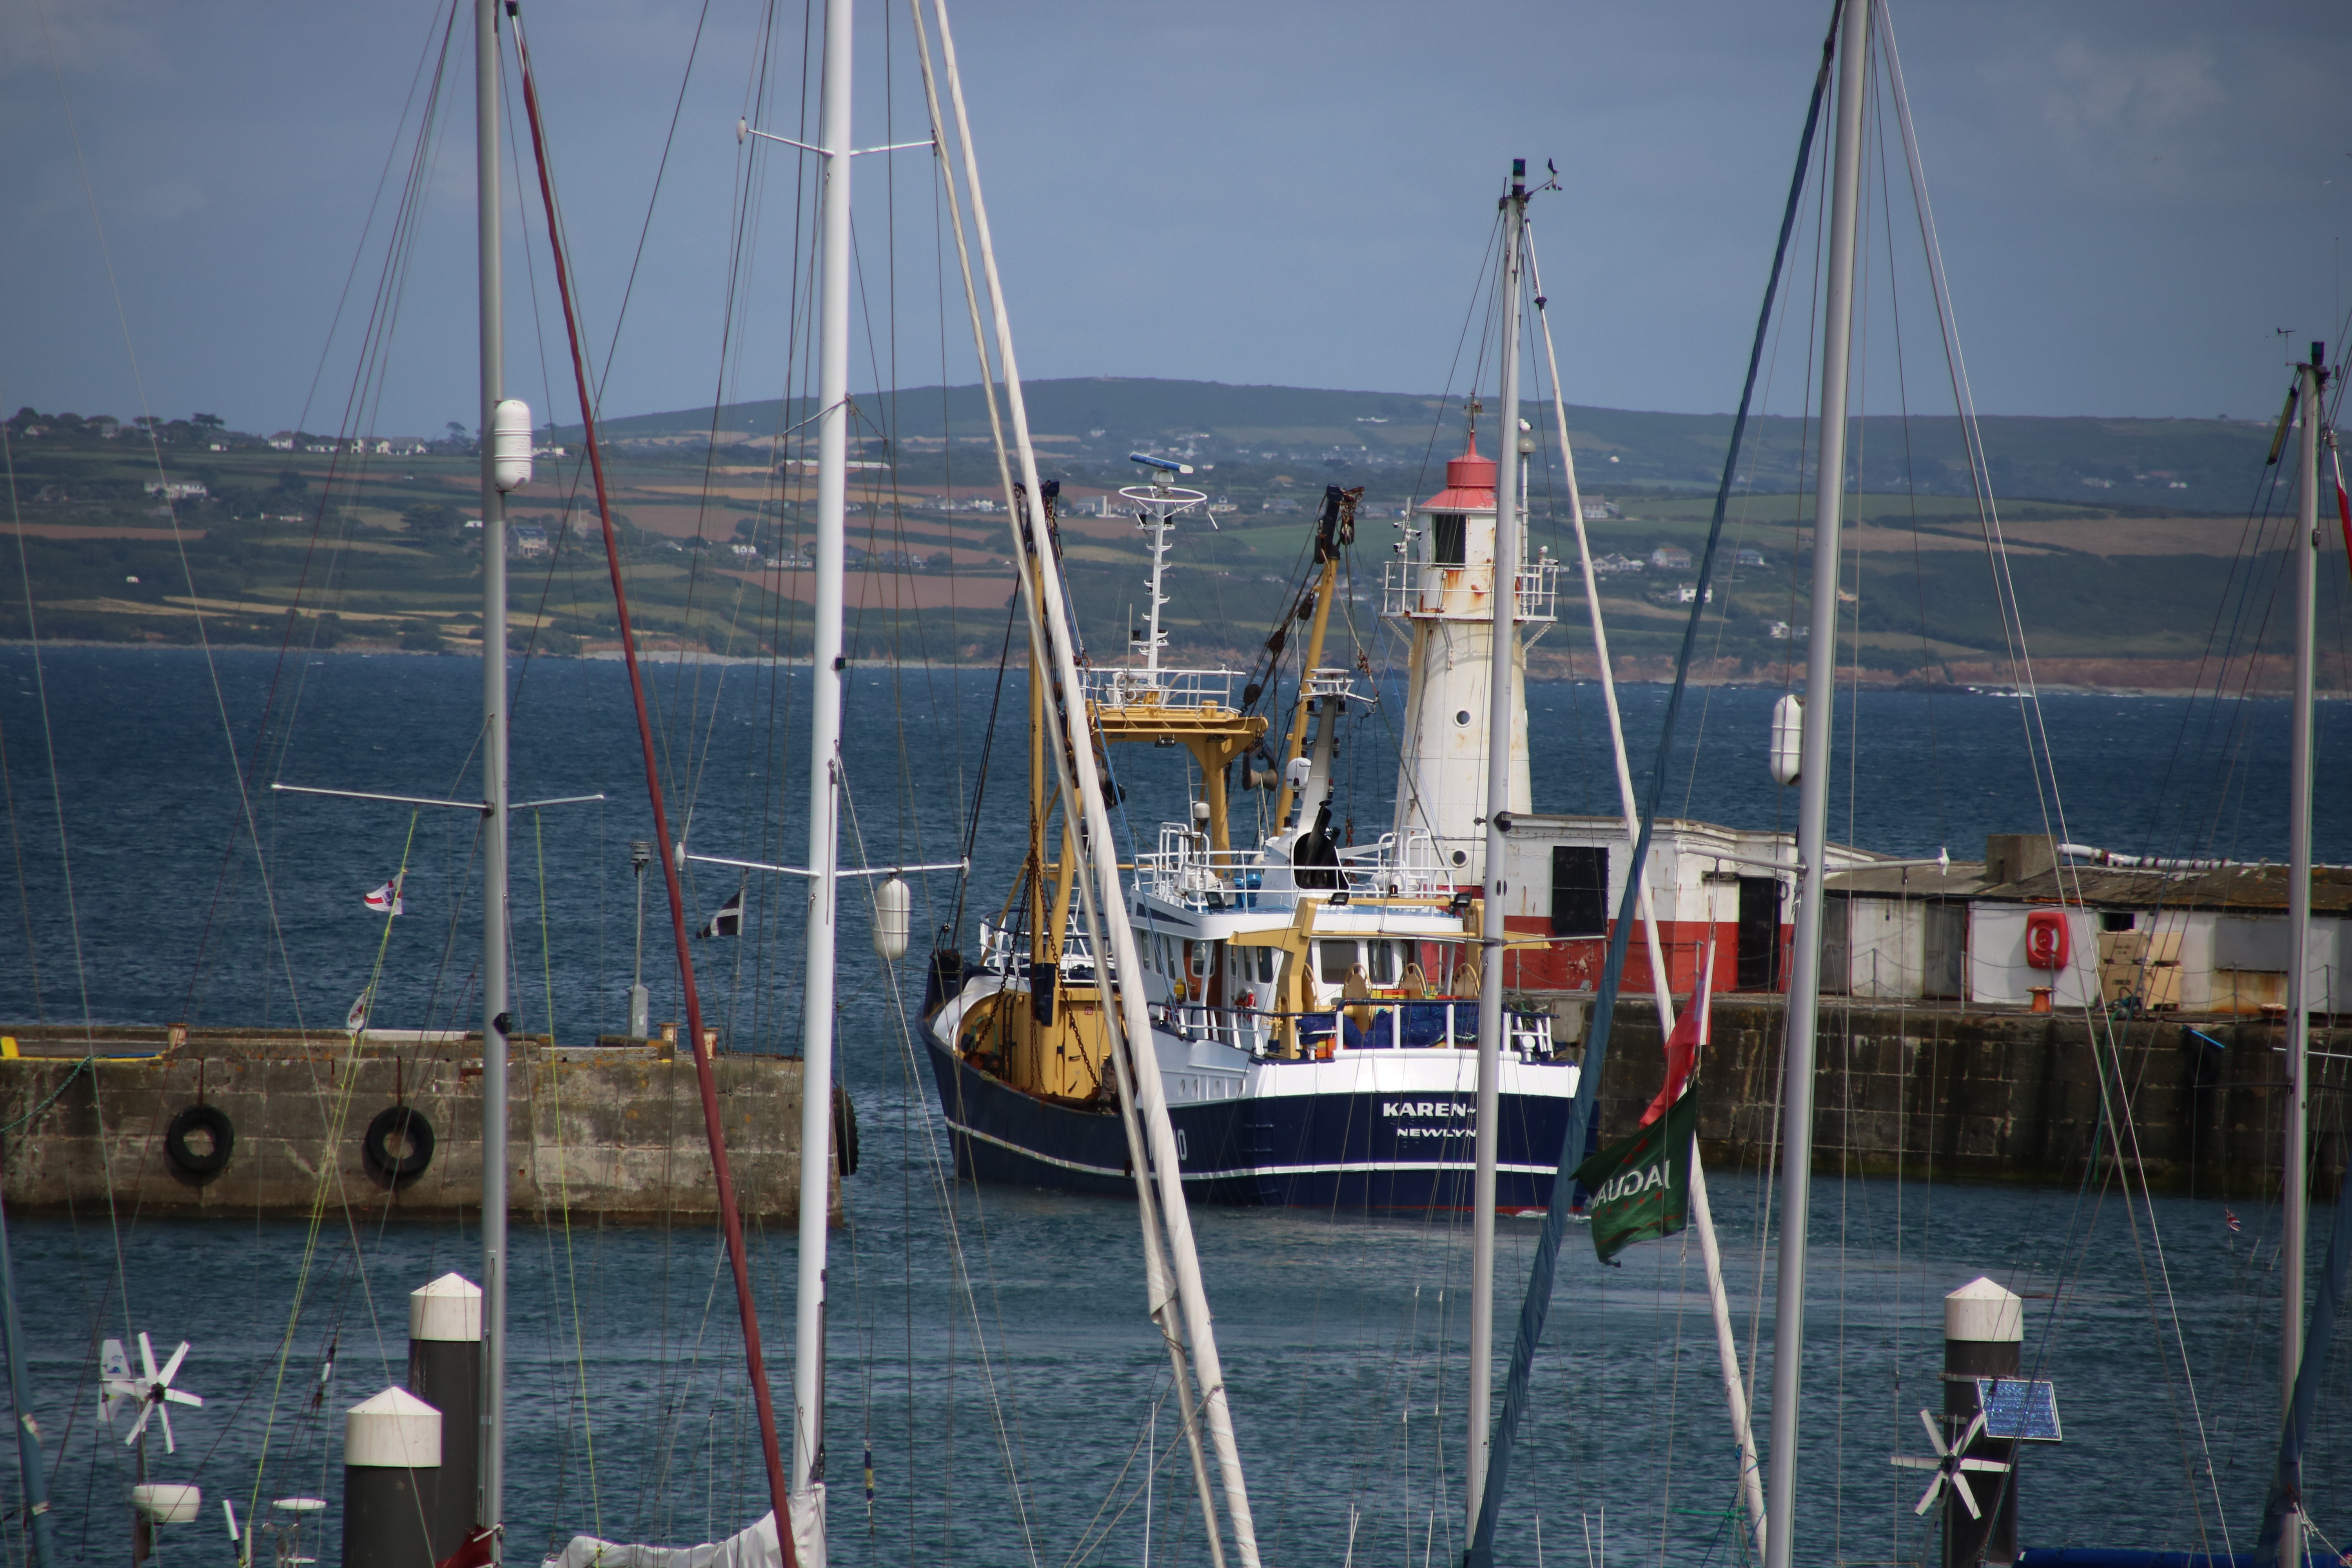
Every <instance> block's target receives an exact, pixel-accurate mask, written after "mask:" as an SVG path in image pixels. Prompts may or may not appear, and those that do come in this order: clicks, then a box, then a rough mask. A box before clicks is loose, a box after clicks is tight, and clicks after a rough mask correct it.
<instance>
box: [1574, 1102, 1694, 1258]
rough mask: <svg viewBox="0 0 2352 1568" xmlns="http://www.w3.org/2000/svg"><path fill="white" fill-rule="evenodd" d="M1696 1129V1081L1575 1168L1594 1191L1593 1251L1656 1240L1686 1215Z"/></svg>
mask: <svg viewBox="0 0 2352 1568" xmlns="http://www.w3.org/2000/svg"><path fill="white" fill-rule="evenodd" d="M1697 1131H1698V1086H1697V1084H1696V1083H1693V1084H1692V1086H1691V1088H1690V1090H1689V1092H1687V1093H1685V1095H1684V1096H1683V1097H1682V1098H1681V1099H1680V1100H1675V1103H1674V1105H1673V1106H1672V1107H1671V1108H1670V1109H1669V1110H1667V1111H1666V1113H1665V1115H1664V1116H1662V1117H1660V1118H1659V1119H1658V1120H1657V1121H1654V1122H1652V1123H1650V1125H1649V1126H1647V1127H1644V1128H1643V1129H1642V1130H1641V1131H1639V1132H1636V1133H1634V1134H1633V1136H1632V1137H1631V1138H1628V1139H1626V1140H1625V1141H1624V1142H1622V1143H1612V1144H1611V1145H1610V1146H1609V1147H1608V1148H1606V1149H1603V1150H1601V1152H1599V1153H1597V1154H1595V1155H1593V1156H1592V1158H1591V1159H1590V1160H1587V1161H1586V1162H1584V1163H1583V1164H1581V1165H1579V1166H1578V1167H1577V1168H1576V1180H1578V1181H1579V1182H1581V1183H1582V1184H1584V1190H1585V1191H1586V1192H1588V1193H1591V1194H1592V1198H1591V1210H1590V1213H1591V1216H1592V1250H1593V1251H1594V1252H1596V1253H1598V1254H1599V1255H1600V1257H1601V1262H1603V1263H1606V1262H1608V1261H1609V1260H1610V1259H1611V1258H1614V1257H1616V1256H1617V1254H1618V1253H1619V1252H1621V1251H1622V1250H1623V1249H1624V1248H1625V1247H1626V1246H1628V1245H1629V1244H1630V1243H1633V1242H1636V1241H1654V1240H1656V1239H1657V1238H1658V1237H1662V1236H1672V1235H1674V1234H1675V1232H1676V1231H1678V1230H1680V1229H1682V1227H1683V1226H1684V1225H1685V1223H1686V1222H1687V1221H1688V1220H1689V1218H1690V1157H1691V1139H1692V1137H1693V1136H1694V1135H1695V1134H1696V1132H1697Z"/></svg>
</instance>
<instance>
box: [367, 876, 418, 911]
mask: <svg viewBox="0 0 2352 1568" xmlns="http://www.w3.org/2000/svg"><path fill="white" fill-rule="evenodd" d="M407 875H408V873H406V872H405V871H404V872H402V873H401V874H400V876H399V877H394V879H392V880H391V881H389V882H386V883H385V884H384V885H383V887H381V888H378V889H375V890H374V891H373V892H372V893H370V894H369V895H368V896H367V907H368V909H369V910H371V911H373V913H376V914H379V915H396V914H398V913H400V912H401V908H400V884H401V879H402V878H404V877H406V876H407Z"/></svg>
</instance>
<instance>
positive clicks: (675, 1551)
mask: <svg viewBox="0 0 2352 1568" xmlns="http://www.w3.org/2000/svg"><path fill="white" fill-rule="evenodd" d="M803 1495H806V1496H807V1497H808V1499H809V1501H810V1504H811V1506H810V1507H808V1509H807V1510H806V1511H802V1510H801V1509H800V1507H799V1506H798V1504H799V1499H798V1498H796V1499H795V1500H794V1502H795V1506H794V1510H793V1556H794V1557H795V1558H796V1559H798V1568H824V1486H823V1485H822V1484H820V1485H817V1486H814V1487H811V1488H810V1489H809V1491H808V1493H807V1494H803ZM783 1563H784V1554H783V1549H782V1547H781V1546H780V1545H779V1544H778V1543H777V1541H776V1514H775V1510H773V1509H771V1510H768V1511H767V1512H766V1513H763V1514H761V1516H760V1518H759V1521H758V1522H757V1523H755V1524H753V1525H752V1526H751V1528H750V1529H748V1530H742V1531H737V1532H736V1533H735V1534H733V1535H730V1536H729V1537H728V1538H727V1539H726V1540H724V1541H707V1542H703V1543H702V1544H701V1545H699V1546H635V1545H630V1544H628V1543H626V1542H618V1541H600V1540H598V1539H597V1538H596V1537H595V1536H593V1535H575V1536H573V1537H572V1541H571V1543H570V1544H569V1545H567V1546H565V1547H564V1549H563V1550H562V1552H558V1553H557V1554H556V1555H554V1556H552V1557H550V1558H548V1559H547V1560H546V1561H545V1562H544V1563H542V1564H541V1568H783Z"/></svg>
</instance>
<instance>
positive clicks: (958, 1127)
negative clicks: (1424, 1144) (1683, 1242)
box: [942, 1118, 1556, 1182]
mask: <svg viewBox="0 0 2352 1568" xmlns="http://www.w3.org/2000/svg"><path fill="white" fill-rule="evenodd" d="M942 1120H945V1121H947V1124H948V1129H949V1131H952V1132H954V1133H956V1134H957V1135H958V1136H960V1137H964V1138H976V1139H978V1140H979V1141H980V1142H982V1143H993V1144H995V1145H996V1146H997V1147H998V1148H1000V1149H1009V1150H1011V1151H1012V1152H1013V1153H1015V1154H1018V1155H1020V1156H1021V1157H1022V1158H1023V1159H1025V1160H1034V1161H1036V1162H1037V1163H1039V1164H1041V1165H1058V1166H1060V1167H1061V1168H1062V1169H1063V1170H1065V1171H1083V1172H1085V1173H1087V1175H1090V1176H1108V1177H1110V1178H1112V1179H1113V1180H1115V1181H1132V1180H1133V1179H1134V1173H1132V1172H1130V1171H1127V1170H1124V1169H1116V1170H1115V1169H1113V1168H1112V1167H1110V1166H1108V1165H1089V1164H1087V1163H1083V1162H1081V1161H1077V1160H1065V1159H1062V1158H1060V1157H1059V1156H1057V1155H1053V1154H1040V1153H1039V1152H1037V1151H1036V1150H1034V1149H1031V1148H1028V1147H1026V1146H1025V1145H1023V1144H1020V1143H1015V1142H1013V1141H1012V1140H1010V1139H1007V1138H999V1137H997V1136H996V1135H995V1134H994V1133H992V1132H982V1131H980V1130H979V1129H978V1128H976V1127H966V1126H965V1125H964V1124H963V1123H962V1122H961V1121H954V1120H952V1119H950V1118H943V1119H942ZM1464 1136H1465V1137H1467V1136H1468V1134H1467V1133H1465V1134H1464ZM1495 1169H1496V1170H1497V1171H1507V1172H1509V1173H1511V1174H1513V1175H1515V1176H1549V1175H1553V1174H1556V1172H1555V1171H1554V1169H1553V1167H1551V1166H1549V1165H1496V1167H1495ZM1469 1170H1470V1166H1469V1165H1468V1164H1466V1163H1464V1162H1462V1161H1458V1160H1341V1161H1337V1162H1333V1163H1323V1164H1313V1165H1235V1166H1232V1167H1230V1168H1228V1169H1225V1170H1222V1171H1186V1172H1183V1173H1182V1175H1183V1178H1184V1180H1186V1181H1188V1182H1223V1181H1230V1180H1232V1179H1234V1178H1235V1177H1239V1176H1321V1175H1330V1174H1333V1173H1339V1172H1346V1171H1371V1172H1380V1171H1462V1172H1468V1171H1469Z"/></svg>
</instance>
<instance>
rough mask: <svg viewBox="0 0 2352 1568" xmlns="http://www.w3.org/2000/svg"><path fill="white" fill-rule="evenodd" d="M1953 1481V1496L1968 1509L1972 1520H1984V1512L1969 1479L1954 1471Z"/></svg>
mask: <svg viewBox="0 0 2352 1568" xmlns="http://www.w3.org/2000/svg"><path fill="white" fill-rule="evenodd" d="M1951 1479H1952V1494H1953V1495H1954V1496H1955V1497H1957V1498H1958V1499H1959V1500H1960V1502H1961V1504H1962V1506H1964V1507H1965V1508H1967V1510H1969V1518H1970V1519H1982V1518H1983V1517H1984V1510H1982V1509H1980V1508H1979V1507H1978V1506H1977V1494H1976V1493H1975V1492H1973V1491H1970V1490H1969V1481H1968V1478H1967V1477H1966V1476H1963V1475H1961V1474H1960V1472H1959V1471H1958V1470H1954V1471H1953V1472H1952V1473H1951Z"/></svg>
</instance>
